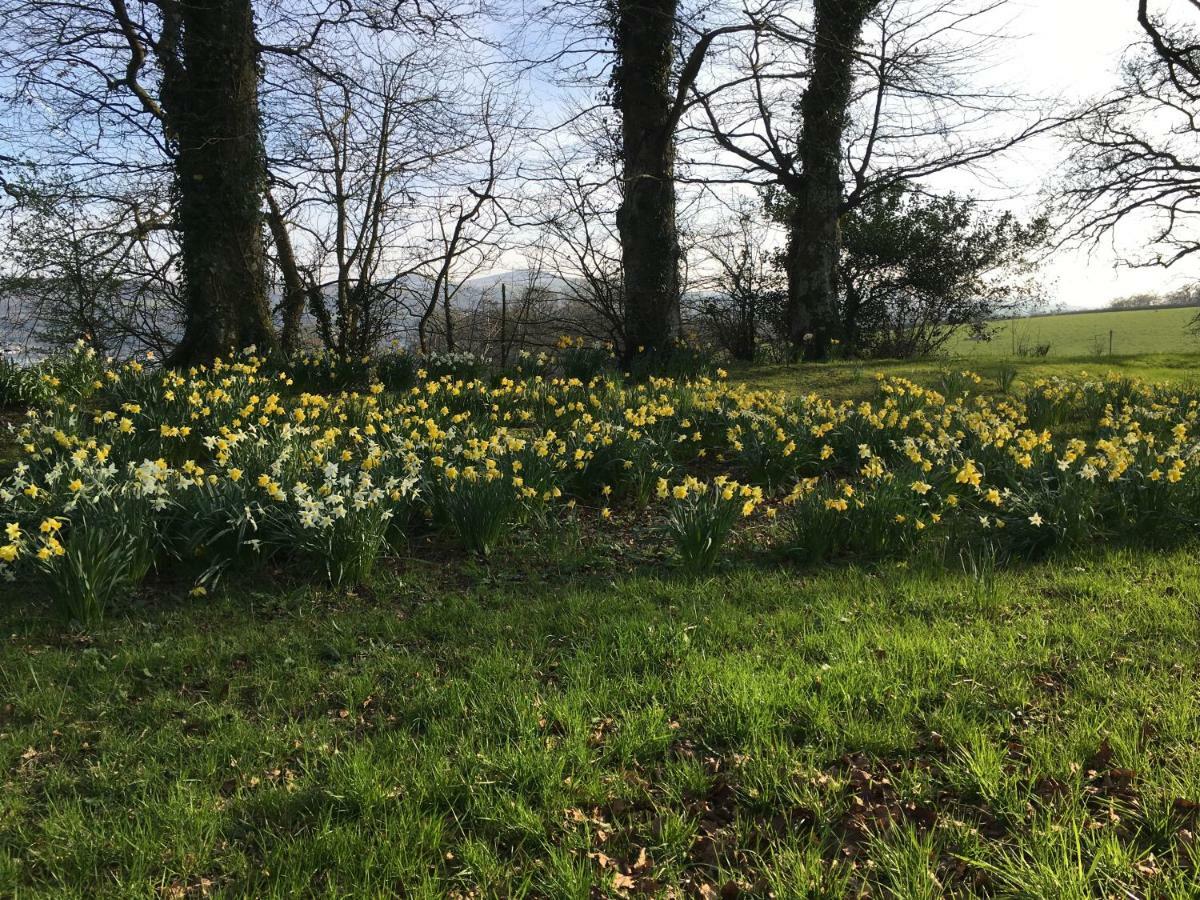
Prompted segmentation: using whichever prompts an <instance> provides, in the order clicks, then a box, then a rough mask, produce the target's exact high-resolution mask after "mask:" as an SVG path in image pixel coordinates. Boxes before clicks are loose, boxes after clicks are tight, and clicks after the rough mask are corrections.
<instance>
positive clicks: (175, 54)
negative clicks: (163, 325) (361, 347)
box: [159, 0, 275, 365]
mask: <svg viewBox="0 0 1200 900" xmlns="http://www.w3.org/2000/svg"><path fill="white" fill-rule="evenodd" d="M171 9H172V11H171V13H170V14H169V15H170V16H171V17H173V19H174V22H173V23H170V24H171V25H173V26H174V27H173V29H170V31H168V29H164V31H165V32H168V33H169V34H170V36H171V40H173V41H174V46H173V47H171V48H167V49H166V52H165V53H164V49H163V48H160V50H159V53H160V58H161V57H162V56H163V55H166V56H167V57H168V59H167V60H165V61H164V62H165V63H166V64H165V65H164V71H163V84H162V99H163V111H164V114H165V116H166V125H167V128H168V132H169V134H170V136H171V138H172V140H173V143H174V151H175V190H176V201H177V206H178V224H179V232H180V245H181V250H182V257H183V274H184V279H185V282H186V294H185V296H186V300H187V316H186V324H185V328H184V334H183V339H182V340H181V341H180V343H179V345H178V347H177V348H176V349H175V352H174V353H173V354H172V355H171V357H170V359H169V360H168V361H169V362H170V363H171V364H174V365H191V364H195V363H207V362H211V361H212V360H213V359H214V358H216V357H218V356H223V355H227V354H229V353H231V352H234V351H236V350H239V349H241V348H243V347H246V346H249V345H251V344H253V345H255V346H256V347H257V349H258V350H259V351H260V352H269V351H272V350H274V348H275V335H274V329H273V327H272V323H271V312H270V307H269V306H268V303H267V278H266V254H265V248H264V243H263V225H264V221H263V213H262V197H263V188H264V180H265V168H264V163H263V152H262V143H261V139H260V133H259V125H260V120H259V108H258V68H257V58H256V44H255V38H254V14H253V10H252V8H251V3H250V0H181V2H179V3H178V4H177V5H176V6H174V7H173V8H171Z"/></svg>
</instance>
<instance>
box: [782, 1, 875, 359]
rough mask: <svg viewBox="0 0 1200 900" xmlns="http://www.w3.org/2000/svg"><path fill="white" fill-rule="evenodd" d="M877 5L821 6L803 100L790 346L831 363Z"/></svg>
mask: <svg viewBox="0 0 1200 900" xmlns="http://www.w3.org/2000/svg"><path fill="white" fill-rule="evenodd" d="M878 2H879V0H817V2H816V22H815V26H816V27H815V39H814V45H813V49H812V74H811V77H810V80H809V83H808V87H807V89H806V90H805V92H804V95H803V97H802V98H801V100H800V123H801V125H800V138H799V141H798V145H797V157H798V161H799V164H800V165H799V169H800V174H799V175H798V177H796V178H795V179H794V183H793V184H790V185H788V193H789V194H790V195H791V197H792V201H793V202H792V204H791V209H790V216H789V221H788V246H787V254H786V257H785V263H786V269H787V277H788V299H787V323H788V332H789V336H790V338H791V341H792V345H793V347H794V348H795V349H796V350H797V351H798V352H799V353H801V354H803V355H804V356H805V357H806V358H808V359H828V358H829V354H830V350H831V346H832V342H833V340H834V339H835V338H836V336H837V334H838V311H837V284H836V272H837V262H838V250H839V245H840V240H841V237H840V230H839V221H838V220H839V217H840V216H841V211H842V175H841V164H842V138H843V135H844V132H845V129H846V119H847V114H848V107H849V105H850V92H851V88H852V86H853V80H854V72H853V63H854V54H855V49H856V47H857V45H858V41H859V36H860V35H861V33H862V26H863V22H864V20H865V19H866V17H867V16H868V15H869V14H870V12H871V10H872V9H874V8H875V7H876V6H878Z"/></svg>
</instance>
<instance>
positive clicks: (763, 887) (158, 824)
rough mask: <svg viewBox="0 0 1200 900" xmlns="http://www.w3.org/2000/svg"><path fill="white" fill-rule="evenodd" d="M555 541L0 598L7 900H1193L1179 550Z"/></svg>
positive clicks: (1194, 662)
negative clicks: (90, 601)
mask: <svg viewBox="0 0 1200 900" xmlns="http://www.w3.org/2000/svg"><path fill="white" fill-rule="evenodd" d="M558 537H559V540H558V541H553V542H547V543H548V546H549V549H543V550H541V552H538V549H537V548H534V547H514V548H509V549H510V552H509V553H507V554H504V555H503V556H504V557H505V558H508V559H510V560H512V561H511V562H508V563H500V562H497V563H493V564H492V565H491V566H490V567H485V566H483V565H481V564H477V563H474V562H472V561H471V560H469V559H466V558H464V557H460V556H449V557H446V558H444V559H441V560H440V561H438V562H428V561H427V562H417V561H416V560H407V561H396V562H395V563H394V565H393V566H392V567H391V568H390V569H389V571H387V572H385V573H383V574H381V575H380V576H379V577H377V578H376V579H375V580H373V581H372V583H371V584H370V585H369V586H362V587H360V588H358V589H357V590H356V591H354V592H351V593H345V592H330V591H327V590H318V589H314V588H312V587H311V586H309V585H308V584H307V583H303V582H300V581H293V580H292V578H293V576H291V575H289V573H287V572H285V571H276V572H273V573H267V575H266V576H258V577H257V578H256V579H255V580H253V581H249V582H246V583H243V584H238V585H232V584H231V585H230V586H229V587H228V589H227V591H226V592H225V593H223V594H221V595H219V596H213V597H209V598H204V599H198V600H184V599H181V597H182V593H183V592H182V591H181V590H174V589H172V587H171V586H170V585H169V584H160V585H159V586H158V587H157V588H156V589H154V590H152V591H150V592H146V593H143V595H141V597H140V598H139V599H138V600H137V601H136V602H135V603H134V604H132V605H126V606H124V607H122V608H119V609H116V610H114V611H113V615H112V617H111V618H110V620H109V621H108V623H107V624H106V625H104V626H103V627H101V628H100V629H99V630H98V631H96V632H95V633H93V634H92V635H91V636H89V637H86V638H85V637H78V636H76V637H71V636H65V637H64V636H61V634H60V626H59V623H58V622H57V621H56V620H53V619H50V618H49V617H48V613H47V608H46V607H47V605H46V604H45V602H44V601H43V599H42V598H39V597H38V596H36V595H35V594H34V593H32V592H30V591H29V590H27V589H17V590H10V591H9V592H8V595H7V596H5V597H4V603H3V605H2V606H0V625H2V628H3V634H4V635H5V636H6V639H5V643H4V647H3V650H2V651H0V710H2V712H0V755H2V759H3V762H2V765H3V767H4V788H3V791H2V792H0V894H4V895H12V896H22V897H26V896H47V897H50V896H53V897H102V896H103V897H121V898H127V897H156V896H165V897H185V896H205V895H214V896H228V897H242V896H255V897H268V896H277V897H283V896H329V897H335V896H336V897H348V896H354V897H367V896H418V897H442V896H448V895H458V896H474V897H501V896H529V897H553V898H558V897H581V898H583V897H594V896H623V895H628V894H635V893H639V892H640V893H642V894H644V895H648V896H664V897H665V896H698V897H716V896H723V897H727V896H764V897H765V896H768V895H769V894H770V892H774V896H777V897H842V896H847V895H856V894H860V893H868V894H870V895H871V896H893V897H903V898H909V897H940V896H948V895H963V896H966V895H973V894H989V895H992V896H1022V897H1047V898H1049V897H1064V898H1067V897H1089V896H1099V895H1107V896H1156V897H1167V896H1171V897H1192V896H1196V895H1197V892H1200V874H1198V873H1197V870H1196V868H1195V865H1194V863H1195V859H1194V855H1193V853H1194V843H1193V840H1194V839H1193V833H1194V831H1195V827H1196V821H1195V819H1196V811H1197V809H1198V808H1200V807H1197V805H1196V804H1197V803H1198V802H1200V706H1198V705H1197V702H1196V701H1197V684H1198V682H1197V672H1198V667H1200V618H1198V617H1197V612H1198V609H1197V600H1198V598H1200V562H1198V561H1197V559H1196V556H1195V554H1194V553H1193V552H1178V553H1173V554H1167V555H1161V556H1157V555H1151V554H1140V555H1133V554H1130V553H1127V552H1124V551H1113V552H1109V553H1106V554H1104V555H1097V556H1093V557H1085V558H1079V559H1070V560H1060V561H1059V562H1058V563H1057V564H1055V565H1046V566H1039V567H1035V568H1029V569H1024V570H1020V571H1009V572H995V573H994V572H991V571H990V570H989V569H988V567H987V566H986V564H975V565H972V564H970V563H968V565H967V567H966V568H967V569H969V570H971V571H973V572H974V575H964V574H962V573H958V574H955V573H949V572H944V571H941V572H933V571H912V570H909V569H905V568H903V567H896V566H894V565H889V566H887V567H883V568H880V569H861V568H842V569H830V570H823V571H810V572H798V571H792V570H790V569H788V568H786V567H780V566H778V565H775V564H773V563H772V564H770V565H767V564H766V563H767V562H769V561H764V560H758V559H755V558H753V556H747V555H746V553H743V555H742V557H741V558H740V559H739V560H738V561H737V562H736V563H733V564H731V565H730V566H728V567H727V568H726V570H725V571H724V572H723V573H722V574H720V575H718V576H716V577H713V578H710V579H707V580H704V581H700V582H689V581H685V580H682V579H677V578H675V577H673V576H671V575H670V574H669V573H668V574H663V573H664V572H665V571H666V570H665V569H664V568H663V566H662V565H661V560H660V559H659V558H658V554H659V553H660V552H661V551H660V549H658V548H654V547H649V546H647V545H645V544H643V543H642V542H640V541H638V540H637V538H636V535H633V536H631V535H630V533H629V532H628V531H621V530H598V531H597V532H596V533H595V534H587V533H585V532H583V531H580V530H578V529H576V528H574V527H573V526H571V525H570V524H568V525H566V526H564V527H563V528H561V529H560V530H559V535H558ZM747 552H748V551H747ZM421 555H422V557H423V558H426V559H428V558H429V555H430V554H429V552H428V548H426V550H424V551H423V552H422V554H421ZM435 558H436V557H435ZM456 892H457V894H456Z"/></svg>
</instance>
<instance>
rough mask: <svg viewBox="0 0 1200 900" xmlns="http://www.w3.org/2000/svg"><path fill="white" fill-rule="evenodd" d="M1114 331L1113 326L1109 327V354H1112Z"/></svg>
mask: <svg viewBox="0 0 1200 900" xmlns="http://www.w3.org/2000/svg"><path fill="white" fill-rule="evenodd" d="M1112 333H1113V330H1112V329H1111V328H1110V329H1108V355H1109V356H1112Z"/></svg>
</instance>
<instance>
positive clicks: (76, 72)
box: [0, 0, 274, 363]
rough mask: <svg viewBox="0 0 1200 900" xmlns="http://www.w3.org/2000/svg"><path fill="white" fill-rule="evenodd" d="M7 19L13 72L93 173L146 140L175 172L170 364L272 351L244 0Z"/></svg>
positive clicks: (32, 13) (44, 2)
mask: <svg viewBox="0 0 1200 900" xmlns="http://www.w3.org/2000/svg"><path fill="white" fill-rule="evenodd" d="M0 21H3V22H4V28H5V30H6V33H5V34H4V36H3V40H4V43H5V45H6V48H7V49H8V50H9V51H10V53H9V55H8V59H9V65H8V67H7V68H6V74H7V75H8V76H9V77H10V78H12V79H13V80H14V82H15V84H16V85H17V87H18V96H19V97H21V98H24V99H27V100H28V101H30V102H32V103H35V104H38V105H39V108H42V109H46V110H49V111H50V114H51V116H52V117H53V118H54V120H55V122H56V124H58V125H59V126H60V131H59V132H58V135H57V136H58V137H59V138H61V136H62V135H68V136H70V141H69V143H72V144H73V145H74V147H73V148H72V149H80V148H81V149H83V150H84V151H85V157H84V158H85V159H88V160H90V161H92V162H93V163H96V164H98V166H97V168H99V169H104V168H108V167H114V166H115V165H116V164H121V165H119V168H122V169H126V170H127V169H128V168H129V166H128V163H127V162H126V160H127V159H128V157H127V156H126V157H124V158H122V154H123V153H128V152H129V151H130V150H131V149H133V150H137V149H140V150H141V151H142V152H144V153H146V156H145V159H146V161H147V162H146V164H147V165H149V166H154V167H158V168H160V169H164V170H169V171H170V172H171V176H172V183H173V189H174V204H173V206H174V209H173V220H174V225H175V226H176V229H177V235H178V239H179V241H180V249H181V260H182V266H181V268H182V273H183V276H184V279H185V282H186V288H187V294H186V296H187V316H186V322H185V327H184V332H183V335H182V336H181V338H180V341H179V344H178V346H177V347H176V348H175V351H174V353H173V356H172V358H173V360H174V361H176V362H179V363H187V362H193V361H203V360H207V359H211V358H212V357H213V356H215V355H217V354H219V353H224V352H227V351H229V350H231V349H234V348H237V347H241V346H245V345H246V344H257V345H259V346H260V347H263V348H266V349H269V348H270V347H271V346H273V344H274V334H273V330H272V328H271V322H270V315H269V311H268V309H267V302H266V279H265V260H264V254H263V240H262V230H263V229H262V226H263V219H262V214H261V205H260V197H261V185H262V153H261V142H260V132H259V113H258V44H257V42H256V37H255V27H254V12H253V9H252V8H251V4H250V0H179V2H166V0H139V2H134V3H127V2H126V0H110V2H107V3H103V4H88V3H74V2H51V0H6V2H5V3H4V4H3V6H2V7H0ZM81 117H86V118H81ZM129 138H132V139H134V146H133V147H126V148H122V147H121V141H122V140H123V139H129ZM65 143H68V142H65ZM60 149H64V150H65V149H67V148H66V147H62V148H60Z"/></svg>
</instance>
